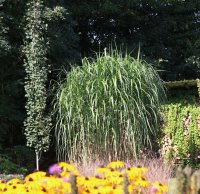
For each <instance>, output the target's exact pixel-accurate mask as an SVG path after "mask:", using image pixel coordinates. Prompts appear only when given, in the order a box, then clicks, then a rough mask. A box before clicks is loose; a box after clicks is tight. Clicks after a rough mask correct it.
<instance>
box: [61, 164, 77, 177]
mask: <svg viewBox="0 0 200 194" xmlns="http://www.w3.org/2000/svg"><path fill="white" fill-rule="evenodd" d="M58 167H60V168H61V170H62V172H61V173H60V174H61V176H66V172H68V173H69V172H72V173H73V174H75V175H79V173H78V171H77V170H76V167H75V166H74V165H73V164H68V163H65V162H59V163H58Z"/></svg>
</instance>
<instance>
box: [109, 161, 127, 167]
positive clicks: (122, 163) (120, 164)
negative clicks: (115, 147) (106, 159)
mask: <svg viewBox="0 0 200 194" xmlns="http://www.w3.org/2000/svg"><path fill="white" fill-rule="evenodd" d="M107 168H113V169H118V168H124V162H122V161H114V162H110V163H109V164H108V165H107Z"/></svg>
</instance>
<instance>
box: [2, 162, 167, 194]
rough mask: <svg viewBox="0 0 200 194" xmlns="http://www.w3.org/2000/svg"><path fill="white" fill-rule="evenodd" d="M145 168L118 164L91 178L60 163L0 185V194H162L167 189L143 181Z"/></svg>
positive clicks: (111, 164) (145, 178)
mask: <svg viewBox="0 0 200 194" xmlns="http://www.w3.org/2000/svg"><path fill="white" fill-rule="evenodd" d="M146 171H147V168H143V167H140V166H137V167H131V168H125V165H124V163H123V162H121V161H116V162H111V163H109V164H108V165H107V166H106V167H104V168H97V169H96V170H95V174H94V176H91V177H85V176H82V175H80V173H79V172H78V171H77V169H76V168H75V166H74V165H73V164H68V163H64V162H60V163H58V164H55V165H53V166H51V167H50V168H49V172H48V173H46V172H42V171H38V172H34V173H32V174H29V175H27V176H26V177H25V179H24V180H19V179H17V178H16V179H11V180H10V181H8V182H2V181H1V182H0V193H7V194H18V193H19V194H27V193H31V194H45V193H48V194H88V193H91V194H128V193H130V194H142V193H150V194H164V193H166V192H167V186H166V185H163V184H161V183H159V182H155V183H151V182H149V181H148V180H147V177H146V175H145V172H146Z"/></svg>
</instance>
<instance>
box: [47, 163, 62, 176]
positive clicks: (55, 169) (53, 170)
mask: <svg viewBox="0 0 200 194" xmlns="http://www.w3.org/2000/svg"><path fill="white" fill-rule="evenodd" d="M61 172H62V170H61V169H60V167H59V166H58V165H57V164H54V165H52V166H50V167H49V174H55V175H58V174H59V173H61Z"/></svg>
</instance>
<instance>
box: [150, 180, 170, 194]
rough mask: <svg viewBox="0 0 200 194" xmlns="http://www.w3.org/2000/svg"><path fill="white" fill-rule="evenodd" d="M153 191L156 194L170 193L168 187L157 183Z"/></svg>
mask: <svg viewBox="0 0 200 194" xmlns="http://www.w3.org/2000/svg"><path fill="white" fill-rule="evenodd" d="M152 190H154V191H155V192H154V193H155V194H163V193H166V192H167V191H168V187H167V186H166V185H163V184H161V183H159V182H158V181H156V182H154V183H153V184H152Z"/></svg>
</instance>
